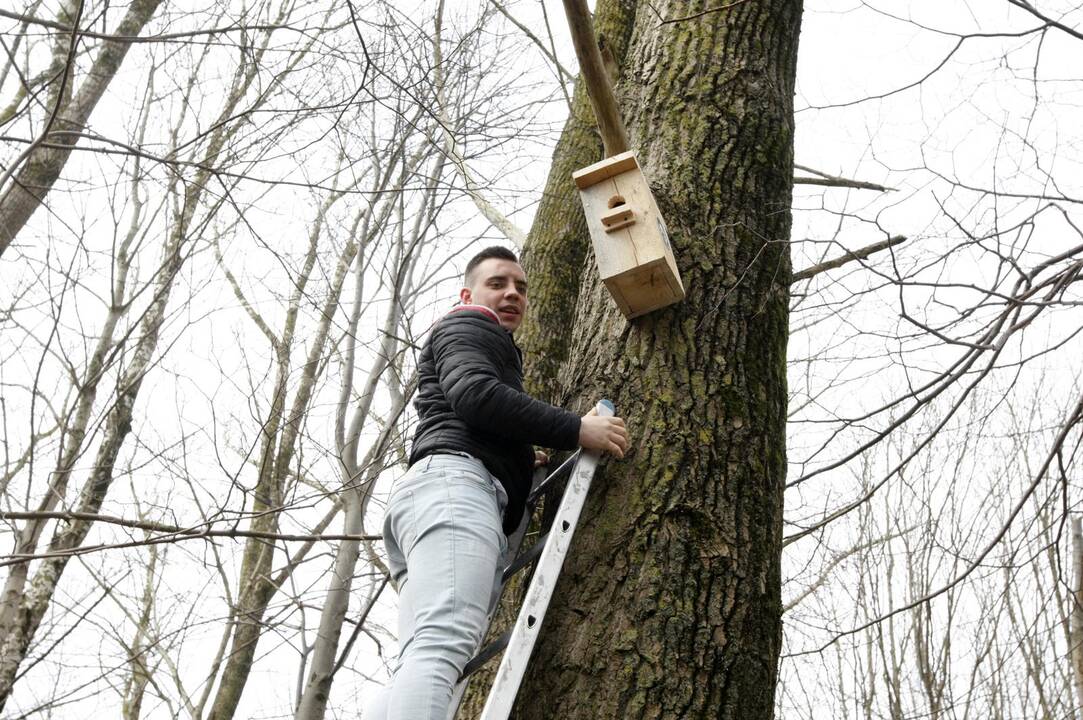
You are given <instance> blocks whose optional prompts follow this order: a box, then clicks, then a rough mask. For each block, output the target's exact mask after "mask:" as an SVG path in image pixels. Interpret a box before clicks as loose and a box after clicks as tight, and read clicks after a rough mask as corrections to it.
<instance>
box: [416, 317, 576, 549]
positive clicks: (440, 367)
mask: <svg viewBox="0 0 1083 720" xmlns="http://www.w3.org/2000/svg"><path fill="white" fill-rule="evenodd" d="M414 407H415V408H416V410H417V415H418V424H417V430H416V431H415V433H414V444H413V448H412V450H411V452H410V464H411V465H412V464H414V463H415V462H417V461H418V460H420V459H421V458H423V457H425V456H427V455H432V454H433V453H438V452H440V451H441V450H454V451H459V452H466V453H469V454H471V455H473V456H474V457H476V458H478V459H479V460H481V461H482V462H483V463H485V467H486V468H488V470H489V472H490V473H492V474H493V475H495V476H496V477H497V478H498V479H499V480H500V482H501V484H503V486H504V489H505V490H506V491H507V493H508V508H507V510H506V512H505V513H504V532H505V533H508V534H510V533H511V532H512V531H514V529H515V528H516V527H517V526H518V524H519V520H520V518H521V517H522V515H523V508H524V506H525V505H526V496H527V493H528V492H529V491H530V478H531V474H532V470H533V467H534V447H533V446H534V445H540V446H542V447H548V448H555V449H558V450H571V449H573V448H575V447H577V446H578V444H579V423H580V420H579V416H578V415H575V414H574V413H570V412H568V411H566V410H561V409H560V408H557V407H553V406H552V405H549V404H548V403H544V402H541V401H540V400H535V399H534V398H532V397H530V396H529V395H527V394H526V393H525V392H523V364H522V353H521V352H520V350H519V348H518V347H517V346H516V344H515V341H514V340H513V339H512V336H511V333H510V332H508V331H507V330H505V329H504V328H503V327H501V325H500V323H499V321H498V320H497V318H496V315H495V314H494V313H493V312H492V311H490V310H489V309H488V308H480V307H478V306H476V305H462V306H459V307H457V308H455V309H454V310H452V311H451V312H450V313H448V314H447V315H446V316H444V317H443V318H441V319H440V320H439V321H438V322H437V323H436V325H435V326H433V329H432V331H431V332H430V333H429V339H428V341H427V342H426V343H425V346H424V347H423V348H422V350H421V357H420V358H419V360H418V388H417V398H416V399H415V400H414Z"/></svg>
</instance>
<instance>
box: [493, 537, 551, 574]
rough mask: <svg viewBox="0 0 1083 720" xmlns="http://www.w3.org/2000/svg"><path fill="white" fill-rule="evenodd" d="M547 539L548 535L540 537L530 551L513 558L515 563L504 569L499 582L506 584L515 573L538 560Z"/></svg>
mask: <svg viewBox="0 0 1083 720" xmlns="http://www.w3.org/2000/svg"><path fill="white" fill-rule="evenodd" d="M548 539H549V533H546V534H544V535H542V536H541V537H540V538H538V541H537V542H536V543H534V544H533V545H531V546H530V549H529V550H527V551H526V552H524V553H520V554H519V557H517V558H515V561H514V562H512V564H511V565H508V566H507V567H506V568H504V575H503V577H501V578H500V582H505V583H506V582H507V581H508V580H510V579H511V577H512V576H513V575H515V573H517V572H519V571H520V570H522V569H523V568H525V567H526V566H527V565H529V564H530V563H532V562H534V561H535V560H537V559H538V556H539V555H541V553H542V550H543V549H544V548H545V541H546V540H548Z"/></svg>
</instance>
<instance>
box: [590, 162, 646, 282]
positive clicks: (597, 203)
mask: <svg viewBox="0 0 1083 720" xmlns="http://www.w3.org/2000/svg"><path fill="white" fill-rule="evenodd" d="M581 195H582V199H583V211H584V212H585V213H586V216H587V218H589V219H588V221H587V225H588V226H589V228H590V234H591V240H592V244H593V245H594V257H595V260H596V261H597V263H598V273H599V274H600V276H601V278H602V279H603V280H604V279H605V278H607V277H612V276H614V275H618V274H620V273H622V272H624V271H625V270H627V269H628V268H631V267H635V266H636V265H639V264H640V263H639V258H638V257H637V256H636V246H635V243H634V242H632V235H631V231H632V229H633V228H634V227H635V225H636V224H637V223H638V219H637V218H636V217H635V215H633V218H632V219H633V220H635V221H636V222H635V223H633V224H632V225H629V226H626V227H624V228H621V229H617V230H613V231H612V232H608V233H607V232H606V230H605V226H604V225H603V224H602V222H601V217H602V216H603V215H605V214H606V213H608V212H610V211H611V210H612V208H610V207H609V202H610V200H611V199H612V198H613V197H614V196H617V195H620V196H621V197H624V195H623V194H622V193H621V190H620V185H619V184H618V183H617V181H616V179H615V178H607V179H605V180H603V181H601V182H596V183H594V184H593V185H591V186H590V187H588V188H586V189H585V190H583V191H582V193H581ZM632 210H633V213H634V212H635V208H632Z"/></svg>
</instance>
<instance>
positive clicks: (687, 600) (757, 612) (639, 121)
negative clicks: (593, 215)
mask: <svg viewBox="0 0 1083 720" xmlns="http://www.w3.org/2000/svg"><path fill="white" fill-rule="evenodd" d="M652 5H653V9H652V8H651V7H648V5H647V4H646V3H642V4H641V5H640V7H639V9H638V11H637V13H636V14H635V15H634V16H633V14H632V13H631V12H629V11H628V6H626V5H625V6H618V5H616V4H607V3H605V2H604V1H603V2H600V3H599V9H598V16H599V18H598V22H597V26H598V28H599V30H600V32H604V33H606V38H607V40H611V39H612V38H618V39H619V38H621V37H623V36H624V34H623V33H622V27H623V28H624V29H627V28H628V27H630V28H631V36H630V44H629V46H628V50H627V54H626V55H625V56H624V60H623V64H622V66H623V74H622V78H621V82H620V83H619V84H618V86H617V90H618V97H619V98H620V100H621V104H622V109H623V112H624V117H625V121H626V124H627V126H628V130H629V136H630V139H631V142H632V147H633V149H635V150H636V151H637V152H638V154H639V158H640V162H641V164H642V165H643V167H644V170H645V172H646V175H647V177H648V179H649V180H650V182H651V185H652V188H653V190H654V193H655V197H656V198H657V200H658V204H659V206H660V208H661V210H662V213H663V215H664V216H665V218H666V220H667V222H668V225H669V228H670V235H671V239H672V242H673V245H674V249H675V251H676V255H677V258H678V264H679V266H680V270H681V274H682V278H683V281H684V285H685V288H686V290H687V292H688V297H687V299H686V300H685V301H684V302H683V303H681V304H679V305H676V306H673V307H671V308H667V309H664V310H662V311H659V312H656V313H653V314H651V315H648V316H646V317H644V318H640V319H637V320H634V321H632V322H627V321H625V319H624V318H623V316H622V315H621V314H620V312H619V311H618V310H617V308H616V305H615V304H614V303H613V301H612V300H611V299H610V298H609V297H608V295H607V293H606V291H605V289H604V287H603V286H602V285H601V283H600V281H599V279H598V276H597V271H596V269H595V267H594V265H593V263H590V262H588V263H587V264H586V266H585V267H584V272H583V273H582V276H581V277H580V278H578V280H577V281H575V282H574V284H568V283H565V284H562V283H561V282H559V281H557V280H554V278H557V277H559V278H565V277H566V276H567V275H569V274H571V273H574V271H575V269H574V268H572V269H571V270H569V269H568V268H567V267H566V262H567V258H568V257H569V255H570V254H571V253H568V252H567V251H566V250H565V249H564V248H566V246H567V244H568V243H569V242H582V240H581V238H582V233H581V231H576V230H574V229H572V230H568V229H566V228H567V227H568V226H561V225H559V224H557V223H554V222H553V217H552V216H551V215H547V214H546V212H545V211H546V205H543V206H542V207H541V208H539V217H538V226H537V230H536V231H535V232H534V233H533V234H532V236H531V239H530V245H529V249H528V252H527V253H526V255H527V258H526V262H527V270H528V273H529V274H530V277H531V281H532V285H531V287H532V292H533V294H534V297H533V301H534V310H535V314H534V317H535V318H539V317H540V319H539V320H537V321H536V322H538V325H537V326H535V327H534V328H531V329H529V330H528V331H527V332H526V333H525V334H524V340H527V339H529V340H530V343H529V349H530V350H531V351H533V352H534V353H535V354H534V355H533V356H529V359H530V361H532V362H535V363H537V364H535V365H533V366H532V369H531V371H530V379H531V384H532V389H533V390H534V391H535V392H538V391H541V392H542V393H543V394H546V395H548V396H549V397H552V398H554V399H562V398H561V395H567V397H569V398H571V399H572V401H573V403H572V404H573V405H575V406H577V407H578V408H579V409H585V408H587V407H589V406H590V405H592V404H593V403H594V402H595V401H596V400H597V399H598V398H599V397H609V398H611V399H613V400H614V401H615V403H616V407H617V411H618V414H620V415H621V416H623V417H624V418H626V420H627V421H628V425H629V428H630V431H631V434H632V439H633V451H632V452H631V453H630V454H629V455H628V457H626V459H625V460H623V461H620V462H609V463H608V464H607V466H606V467H605V469H604V477H603V478H600V479H599V480H598V481H596V483H595V486H594V490H593V495H592V497H591V499H590V501H589V502H588V505H587V507H586V509H585V510H584V514H583V519H582V520H581V522H580V527H579V530H578V532H577V534H576V538H575V542H574V547H573V551H572V554H571V556H570V557H569V559H568V562H567V564H566V566H565V570H564V572H563V574H562V576H561V579H560V582H559V584H558V585H559V586H558V588H557V590H556V593H555V595H554V600H553V604H552V605H551V606H550V608H549V613H548V615H547V616H546V619H545V625H544V627H543V630H542V635H541V638H540V640H539V643H538V647H537V649H536V651H535V656H534V659H533V661H532V665H531V668H530V670H529V671H528V677H527V679H526V682H525V683H524V686H523V688H522V689H521V691H520V693H519V696H520V698H523V699H524V701H523V702H520V703H519V705H518V707H517V711H516V713H515V717H517V718H531V719H533V718H550V717H561V718H592V719H594V718H742V719H746V718H747V719H753V718H769V717H771V716H772V715H773V708H774V690H775V682H776V679H777V663H778V654H779V649H780V643H781V629H782V626H781V598H780V553H781V541H782V495H783V486H784V480H785V474H786V459H785V418H786V374H785V367H786V366H785V361H786V339H787V323H788V285H789V280H790V261H789V250H788V245H787V243H788V241H789V231H790V201H791V190H792V167H793V105H792V97H793V89H794V72H795V66H796V59H797V41H798V32H799V27H800V19H801V2H800V0H781V1H780V2H773V3H746V2H737V3H728V4H727V3H723V4H722V5H721V8H722V9H718V7H719V6H718V4H717V3H707V4H705V5H703V6H702V7H701V4H694V5H687V4H685V3H662V4H659V3H652ZM712 8H713V9H712ZM655 11H657V13H659V14H660V15H661V17H662V18H664V19H667V20H674V19H678V18H683V19H679V20H678V21H676V22H661V21H660V19H659V15H658V14H656V12H655ZM610 13H612V15H610ZM614 16H617V17H620V18H622V19H623V20H624V21H625V22H627V23H629V24H628V25H627V26H617V27H616V28H610V29H609V30H608V31H607V30H606V29H604V28H606V21H607V20H608V18H610V17H614ZM610 33H612V34H610ZM617 49H618V50H620V48H619V47H618V48H617ZM618 58H619V54H618ZM572 122H573V123H574V122H577V121H576V120H575V119H574V118H573V121H572ZM569 145H571V144H564V143H563V141H562V147H561V148H558V152H557V157H556V158H555V159H554V170H553V173H554V175H552V176H551V178H550V187H552V186H554V185H556V186H558V187H560V188H561V193H562V197H564V198H567V199H566V200H565V201H564V202H563V203H562V204H561V205H560V206H559V208H558V207H556V206H551V207H550V208H549V210H550V212H557V211H558V210H559V212H560V213H562V214H563V216H564V217H565V218H575V220H574V221H573V222H571V225H572V226H576V227H578V225H577V224H578V223H579V222H581V221H580V220H579V217H580V216H581V213H582V210H581V208H580V206H579V204H578V201H577V200H575V199H574V191H572V190H570V187H571V180H570V178H569V177H568V176H567V166H566V162H565V158H564V157H563V156H562V154H561V153H564V152H574V151H575V150H574V147H569ZM595 147H597V144H596V143H595ZM597 159H598V157H597V155H596V156H595V157H592V158H589V159H588V160H589V161H594V160H597ZM580 162H582V160H581V159H580V158H578V157H577V158H576V164H578V163H580ZM547 196H550V193H547ZM550 224H552V225H550ZM552 248H561V249H560V250H559V251H558V252H554V251H553V250H552ZM577 298H578V305H577V306H576V299H577ZM560 305H564V306H566V307H575V310H574V317H573V318H572V322H570V323H568V325H569V326H570V327H572V328H573V330H572V331H571V334H570V336H563V338H568V337H570V343H571V344H570V345H569V346H567V347H568V355H567V359H566V360H564V359H563V357H562V353H561V351H562V345H561V343H563V342H564V339H563V338H559V337H558V340H557V341H556V342H555V343H554V344H551V345H549V347H551V348H552V349H553V350H555V351H557V352H558V353H561V354H558V356H557V357H539V356H538V355H537V354H536V353H537V352H539V351H540V350H542V349H543V348H545V347H546V341H544V340H541V338H542V337H543V335H542V333H541V332H539V328H540V327H544V326H550V325H551V322H552V320H551V318H548V317H546V315H545V312H544V310H543V309H547V308H552V307H554V306H560ZM561 361H563V362H561Z"/></svg>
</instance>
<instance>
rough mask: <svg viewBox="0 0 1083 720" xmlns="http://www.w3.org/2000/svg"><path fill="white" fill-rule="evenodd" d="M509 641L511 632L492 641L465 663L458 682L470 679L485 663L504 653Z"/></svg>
mask: <svg viewBox="0 0 1083 720" xmlns="http://www.w3.org/2000/svg"><path fill="white" fill-rule="evenodd" d="M509 640H511V630H510V629H509V630H508V631H507V632H506V633H504V634H503V635H501V636H500V637H498V638H497V639H496V640H493V641H492V642H491V643H489V644H488V645H486V646H485V647H483V648H482V649H481V652H479V653H478V654H477V655H475V656H474V657H472V658H471V659H470V662H468V663H466V667H464V668H463V672H462V675H460V676H459V682H462V681H463V680H465V679H466V678H468V677H470V676H471V675H473V674H474V673H476V672H477V671H478V670H480V669H481V668H482V666H484V665H485V663H487V662H489V661H490V660H492V659H493V658H494V657H496V656H497V655H498V654H499V653H501V652H503V651H504V648H506V647H507V646H508V641H509Z"/></svg>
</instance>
